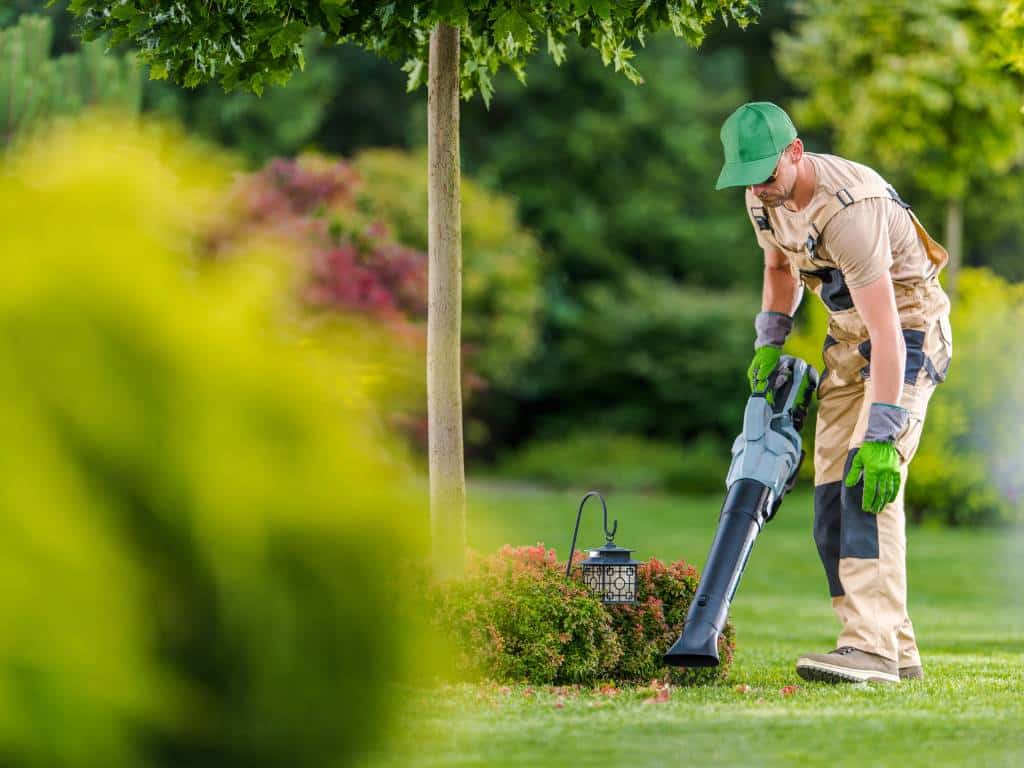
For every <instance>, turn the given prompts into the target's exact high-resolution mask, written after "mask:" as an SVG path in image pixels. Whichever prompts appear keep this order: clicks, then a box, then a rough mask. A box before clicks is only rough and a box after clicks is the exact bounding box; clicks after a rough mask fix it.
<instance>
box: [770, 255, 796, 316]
mask: <svg viewBox="0 0 1024 768" xmlns="http://www.w3.org/2000/svg"><path fill="white" fill-rule="evenodd" d="M802 296H803V287H802V286H801V285H800V281H799V280H797V279H796V278H795V277H794V276H793V273H792V272H790V271H789V267H788V266H787V267H776V266H771V265H768V264H766V265H765V268H764V288H763V289H762V292H761V309H762V310H763V311H764V312H781V313H782V314H784V315H790V316H792V315H793V313H795V312H796V308H797V307H799V306H800V299H801V298H802Z"/></svg>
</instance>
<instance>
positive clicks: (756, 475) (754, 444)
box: [665, 355, 818, 667]
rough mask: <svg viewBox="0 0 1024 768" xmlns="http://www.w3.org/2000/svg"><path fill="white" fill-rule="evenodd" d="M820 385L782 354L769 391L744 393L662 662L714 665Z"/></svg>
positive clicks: (790, 474) (793, 471)
mask: <svg viewBox="0 0 1024 768" xmlns="http://www.w3.org/2000/svg"><path fill="white" fill-rule="evenodd" d="M817 387H818V373H817V371H815V370H814V368H812V367H811V366H809V365H808V364H807V363H805V362H804V361H803V360H800V359H798V358H795V357H790V356H789V355H784V356H783V357H782V358H781V359H780V360H779V364H778V366H776V368H775V370H774V371H773V373H772V377H771V380H770V387H769V390H768V392H766V393H755V394H753V395H751V396H750V399H749V400H748V401H747V408H746V411H745V412H744V415H743V432H742V433H740V435H739V436H738V437H737V438H736V440H735V442H734V443H733V446H732V464H731V465H730V467H729V474H728V476H727V478H726V488H727V489H728V491H727V493H726V496H725V502H724V503H723V504H722V511H721V513H720V514H719V517H718V529H717V530H716V531H715V538H714V540H713V541H712V542H711V551H710V552H709V553H708V559H707V562H706V563H705V564H704V572H703V575H702V576H701V579H700V583H699V584H698V586H697V594H696V595H695V596H694V599H693V602H692V603H691V604H690V610H689V612H688V613H687V615H686V621H685V623H684V624H683V633H682V636H681V637H680V638H679V640H677V641H676V643H675V645H673V646H672V647H671V648H670V649H669V650H668V652H667V653H666V654H665V663H666V664H668V665H670V666H675V667H715V666H718V662H719V657H718V640H719V638H720V637H721V633H722V630H724V629H725V623H726V621H727V619H728V617H729V606H730V605H731V604H732V600H733V597H735V595H736V590H737V588H738V587H739V584H740V578H741V577H742V576H743V569H744V568H745V567H746V564H747V559H748V558H749V557H750V552H751V550H752V549H753V546H754V540H755V539H756V538H757V535H758V534H759V533H760V532H761V529H762V528H763V527H764V524H765V523H767V522H768V521H769V520H771V519H772V517H774V516H775V513H776V512H777V511H778V508H779V505H780V504H781V503H782V498H783V496H785V495H786V493H788V492H789V491H790V489H792V487H793V485H794V484H795V483H796V476H797V472H798V471H799V469H800V464H801V463H802V462H803V458H804V452H803V448H802V444H801V440H800V429H801V428H802V427H803V422H804V418H805V417H806V415H807V408H808V407H809V406H810V403H811V397H812V396H813V394H814V391H815V390H816V389H817Z"/></svg>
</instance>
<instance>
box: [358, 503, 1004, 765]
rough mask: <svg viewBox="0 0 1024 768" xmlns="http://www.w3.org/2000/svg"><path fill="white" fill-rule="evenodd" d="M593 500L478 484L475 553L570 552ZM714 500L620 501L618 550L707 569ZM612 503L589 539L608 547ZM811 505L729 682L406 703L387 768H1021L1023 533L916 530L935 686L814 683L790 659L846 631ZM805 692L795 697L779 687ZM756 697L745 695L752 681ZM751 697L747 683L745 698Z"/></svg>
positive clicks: (757, 596) (781, 545) (921, 614)
mask: <svg viewBox="0 0 1024 768" xmlns="http://www.w3.org/2000/svg"><path fill="white" fill-rule="evenodd" d="M580 495H581V494H576V493H572V494H568V493H555V492H547V491H540V490H535V489H528V488H527V489H524V488H511V487H510V488H503V487H500V486H496V485H486V484H476V485H474V486H473V487H472V488H471V508H470V524H469V538H470V543H471V546H473V547H474V548H476V549H479V550H482V551H493V550H494V549H496V548H497V547H499V546H500V545H502V544H504V543H513V544H533V543H536V542H538V541H543V542H544V543H545V544H547V545H549V546H553V547H555V548H556V549H557V551H558V554H559V557H562V558H564V557H565V555H566V554H567V550H568V545H569V540H570V537H571V534H572V525H573V522H574V519H575V511H576V504H577V503H578V499H579V496H580ZM720 501H721V500H720V498H714V497H664V496H661V497H658V496H640V495H627V494H621V495H620V494H611V495H610V496H609V498H608V503H609V512H610V516H611V517H614V518H617V519H618V520H619V533H618V535H617V536H616V541H617V543H618V544H620V545H622V546H628V547H633V548H635V549H636V550H637V552H636V554H635V556H636V557H637V558H638V559H646V558H649V557H652V556H654V557H658V558H659V559H662V560H674V559H678V558H680V557H682V558H685V559H687V560H688V561H690V562H693V563H694V564H696V565H698V566H700V565H701V564H702V563H703V559H704V557H705V556H706V554H707V549H708V546H709V544H710V542H711V537H712V535H713V533H714V526H715V522H716V519H717V513H718V506H719V504H720ZM599 510H600V505H594V508H593V509H590V508H589V506H588V510H587V517H585V519H584V523H583V532H582V533H581V535H580V540H581V543H582V544H583V545H593V544H599V543H601V542H602V541H603V537H602V536H601V528H600V512H599ZM811 518H812V509H811V497H810V494H809V493H807V492H806V491H804V492H803V493H798V494H794V495H793V496H791V497H790V498H788V499H787V501H786V503H785V504H783V507H782V510H781V511H780V513H779V515H778V517H777V518H776V519H775V520H774V521H772V523H771V524H770V525H769V526H768V528H766V530H765V531H764V533H763V534H762V535H761V537H760V539H759V540H758V541H757V544H756V545H755V548H754V552H753V555H752V556H751V558H750V562H749V564H748V567H747V571H746V573H745V575H744V579H743V582H742V584H741V586H740V589H739V592H738V594H737V597H736V601H735V603H734V605H733V611H732V618H733V621H734V623H735V625H736V628H737V654H736V662H735V664H734V666H733V669H732V672H731V675H730V678H729V680H728V682H726V683H724V684H721V685H715V686H708V687H701V688H691V689H679V688H676V689H673V690H672V691H671V695H670V697H669V700H668V701H667V702H660V703H656V702H653V701H650V700H649V698H650V697H649V696H647V695H645V693H644V692H643V691H626V692H622V693H620V694H619V695H617V696H607V695H602V694H600V693H599V692H595V691H584V692H581V693H577V692H575V691H557V690H532V689H525V688H524V687H522V686H510V687H503V686H496V685H477V686H452V687H447V688H444V689H441V690H412V691H408V692H406V693H405V695H404V699H405V704H406V711H405V712H404V714H403V716H402V727H401V730H400V731H399V733H398V735H396V737H395V738H394V739H393V740H392V745H391V746H392V748H393V752H392V753H391V754H390V755H388V756H380V755H378V756H377V757H376V758H374V759H373V760H372V761H371V762H372V764H373V766H374V768H385V767H388V768H390V766H409V767H411V768H418V767H420V766H422V767H424V768H426V767H427V766H533V765H545V766H569V765H575V764H580V763H585V764H588V765H602V764H615V765H618V766H628V765H639V766H655V765H679V764H688V765H689V764H695V765H707V766H712V765H714V766H718V765H744V766H750V765H791V764H800V765H822V766H846V765H849V766H858V768H863V766H867V765H872V766H874V765H899V766H917V765H921V766H929V768H933V767H934V766H938V765H956V766H961V765H985V766H996V765H1006V766H1010V765H1013V766H1019V765H1024V599H1022V595H1021V591H1020V590H1021V585H1022V581H1024V580H1022V576H1024V535H1022V533H1021V532H1016V531H1015V532H1008V531H991V530H990V531H977V530H965V529H939V528H912V529H911V530H910V531H909V534H908V539H909V540H908V560H909V582H910V614H911V618H912V619H913V621H914V624H915V628H916V631H917V636H918V642H919V645H920V647H921V651H922V656H923V659H924V664H925V669H926V675H927V679H926V680H925V681H924V682H915V683H902V684H900V685H898V686H876V685H871V686H867V685H865V686H845V687H835V686H829V685H825V684H809V683H805V682H803V681H802V680H800V679H799V678H798V677H797V676H796V673H795V672H794V670H793V662H794V661H795V659H796V657H797V656H798V655H799V654H800V653H803V652H807V651H827V650H830V649H831V648H832V647H833V646H834V642H835V637H836V634H837V630H838V625H837V623H836V619H835V618H834V616H833V614H832V611H831V607H830V605H829V599H828V591H827V588H826V584H825V578H824V575H823V572H822V570H821V566H820V563H819V561H818V557H817V552H816V550H815V548H814V544H813V541H812V539H811ZM790 685H797V686H799V687H798V688H796V690H795V691H791V692H790V691H787V692H786V693H783V688H784V687H786V686H790ZM744 686H746V687H748V689H747V690H746V692H743V690H740V689H743V687H744ZM738 688H739V689H738Z"/></svg>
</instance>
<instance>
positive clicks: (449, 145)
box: [427, 24, 466, 578]
mask: <svg viewBox="0 0 1024 768" xmlns="http://www.w3.org/2000/svg"><path fill="white" fill-rule="evenodd" d="M427 88H428V90H427V153H428V154H427V163H428V166H429V168H428V198H429V213H428V217H427V226H428V232H429V244H428V248H427V250H428V253H429V268H428V269H429V283H430V288H429V300H428V305H427V420H428V445H429V453H430V535H431V541H432V550H433V556H434V567H435V571H436V572H437V574H438V575H439V576H440V577H441V578H451V577H454V576H458V575H460V574H461V573H462V572H463V570H464V568H465V552H466V476H465V470H464V468H463V456H462V375H461V374H462V367H461V360H460V355H461V340H462V333H461V321H462V318H461V313H462V217H461V214H460V205H461V200H460V183H459V30H458V29H455V28H452V27H449V26H446V25H444V24H441V25H438V26H437V27H436V28H435V29H434V30H433V32H432V33H431V35H430V73H429V80H428V84H427Z"/></svg>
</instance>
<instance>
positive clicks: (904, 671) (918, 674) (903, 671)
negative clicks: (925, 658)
mask: <svg viewBox="0 0 1024 768" xmlns="http://www.w3.org/2000/svg"><path fill="white" fill-rule="evenodd" d="M900 680H924V668H923V667H922V666H921V665H920V664H918V665H917V666H916V667H900Z"/></svg>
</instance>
